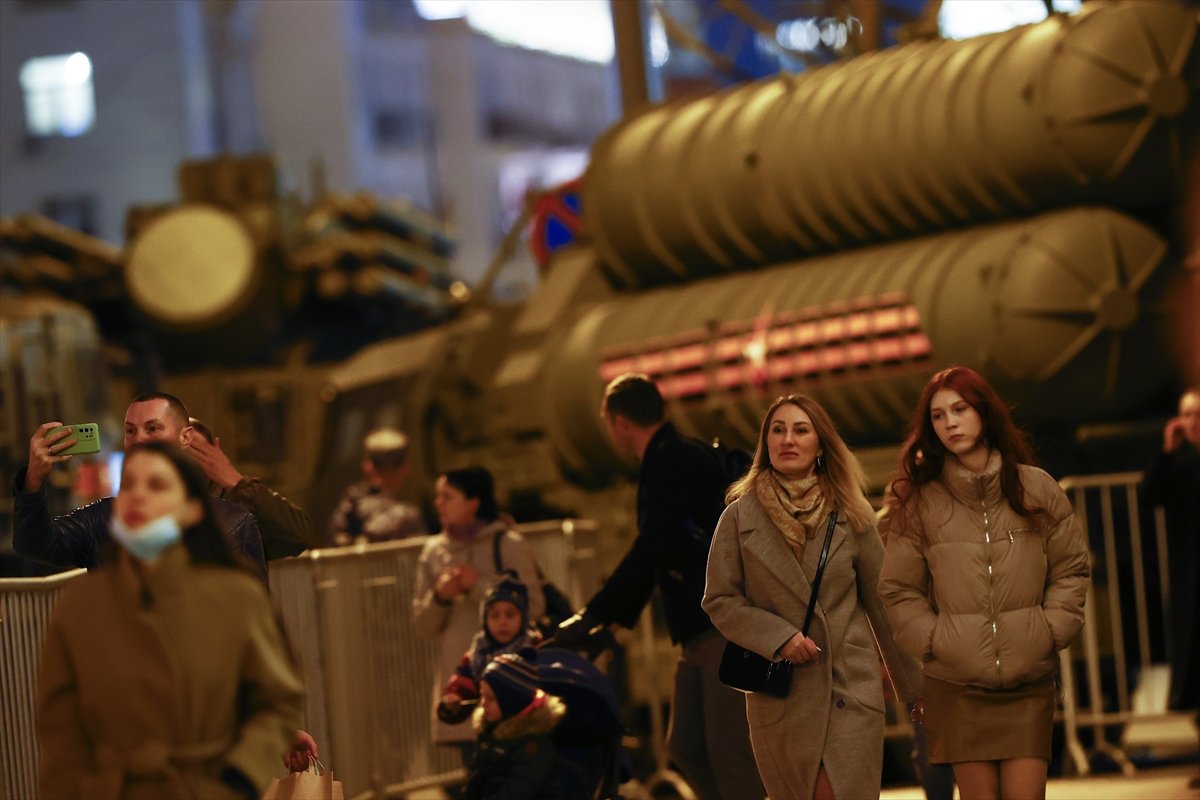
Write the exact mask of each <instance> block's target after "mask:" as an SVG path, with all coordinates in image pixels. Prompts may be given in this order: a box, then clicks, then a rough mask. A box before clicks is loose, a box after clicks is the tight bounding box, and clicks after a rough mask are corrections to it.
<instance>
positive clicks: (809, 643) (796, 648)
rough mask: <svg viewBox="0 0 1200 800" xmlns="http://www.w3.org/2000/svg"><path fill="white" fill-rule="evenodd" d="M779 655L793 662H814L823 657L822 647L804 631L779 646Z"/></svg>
mask: <svg viewBox="0 0 1200 800" xmlns="http://www.w3.org/2000/svg"><path fill="white" fill-rule="evenodd" d="M779 655H781V656H783V657H784V658H786V659H787V660H788V661H790V662H792V663H793V664H813V663H816V662H817V661H818V660H819V659H820V658H821V648H819V647H817V643H816V642H814V641H813V640H812V639H809V638H808V637H807V636H805V635H804V634H803V633H797V634H796V635H795V636H793V637H792V638H790V639H788V640H787V642H786V643H785V644H784V645H783V647H781V648H779Z"/></svg>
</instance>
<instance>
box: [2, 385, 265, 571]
mask: <svg viewBox="0 0 1200 800" xmlns="http://www.w3.org/2000/svg"><path fill="white" fill-rule="evenodd" d="M59 424H60V423H58V422H47V423H45V424H43V425H41V426H40V427H39V428H38V429H37V431H36V432H35V433H34V434H33V436H32V437H30V439H29V463H28V464H27V465H26V466H25V468H24V469H22V470H20V471H19V472H18V473H17V474H16V477H15V478H14V480H13V490H14V495H15V501H14V504H13V549H14V550H16V551H17V553H18V554H20V555H22V556H25V557H26V558H32V559H34V560H35V561H42V562H45V563H47V564H53V565H55V566H59V567H86V568H88V569H91V568H92V567H95V566H96V565H97V564H99V563H100V560H101V559H102V558H103V552H104V544H105V543H106V542H108V541H109V539H110V538H111V536H110V534H109V530H108V526H109V522H110V520H111V519H112V505H113V498H111V497H106V498H104V499H102V500H97V501H96V502H94V503H89V504H88V505H86V506H84V507H83V508H77V509H75V510H74V511H70V512H68V513H66V514H63V515H62V516H60V517H54V518H53V519H51V517H50V512H49V510H48V509H47V507H46V487H45V481H46V478H47V477H48V476H49V475H50V470H51V469H53V468H54V465H55V464H58V463H61V462H63V461H68V460H69V459H70V458H71V456H64V455H59V453H60V452H61V451H63V450H66V449H67V448H68V447H70V446H71V445H73V444H75V438H74V436H72V432H71V431H70V430H66V431H62V432H59V433H56V434H53V435H52V436H49V437H47V436H46V434H47V432H49V431H50V430H51V429H53V428H54V427H56V426H58V425H59ZM193 435H194V431H193V430H192V428H191V426H190V425H189V424H188V413H187V409H186V408H185V407H184V405H183V403H182V402H180V401H179V399H178V398H176V397H174V396H172V395H169V394H166V393H163V392H150V393H146V394H140V395H138V396H137V397H135V398H134V399H133V402H132V403H130V404H129V408H128V409H126V411H125V446H126V447H129V446H131V445H134V444H141V443H144V442H151V441H159V442H168V443H176V444H179V445H181V446H186V445H187V444H188V443H189V442H190V440H191V437H192V436H193ZM213 512H214V515H215V517H216V522H217V525H218V526H220V528H221V530H222V532H223V533H224V534H225V535H226V536H227V537H228V538H229V542H230V544H232V545H233V547H234V549H235V550H236V551H237V552H238V553H240V554H241V555H242V556H243V557H245V558H246V560H247V561H249V562H250V563H251V564H252V565H253V567H254V569H255V571H256V573H257V574H258V576H259V578H261V579H262V581H263V583H266V581H267V563H266V560H265V557H264V554H263V543H262V537H261V535H260V534H259V530H258V523H257V522H256V521H255V519H254V515H253V514H251V513H250V512H249V511H246V510H245V509H244V508H242V507H240V506H238V505H235V504H234V503H230V502H228V501H226V500H222V499H221V498H214V499H213Z"/></svg>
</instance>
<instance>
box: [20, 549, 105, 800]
mask: <svg viewBox="0 0 1200 800" xmlns="http://www.w3.org/2000/svg"><path fill="white" fill-rule="evenodd" d="M84 572H86V570H82V569H76V570H71V571H70V572H62V573H59V574H58V575H51V576H50V577H48V578H5V579H3V580H0V654H3V664H0V720H3V722H2V723H0V767H2V768H0V792H2V793H0V797H2V798H3V800H18V798H31V797H36V796H37V729H36V728H35V727H34V702H35V701H34V697H35V694H34V692H35V687H36V686H37V675H38V661H39V659H40V657H41V652H42V636H43V635H44V634H45V632H46V624H47V623H48V622H49V621H50V612H52V611H53V610H54V604H55V603H56V602H58V594H59V592H61V591H62V587H63V586H65V585H66V583H67V582H68V581H70V580H73V579H75V578H77V577H79V576H80V575H82V574H84Z"/></svg>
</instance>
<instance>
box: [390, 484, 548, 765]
mask: <svg viewBox="0 0 1200 800" xmlns="http://www.w3.org/2000/svg"><path fill="white" fill-rule="evenodd" d="M433 504H434V509H435V510H436V512H437V516H438V521H439V522H440V523H441V526H442V529H441V531H440V532H439V533H437V534H434V535H433V536H430V537H429V538H428V539H427V540H426V541H425V546H424V548H423V549H422V550H421V556H420V559H419V561H418V564H417V576H416V586H415V589H414V593H413V621H414V624H415V625H416V628H417V630H418V631H419V632H420V633H422V634H423V635H425V636H427V637H429V638H434V639H437V640H438V648H439V649H438V653H439V655H438V661H437V671H436V673H435V674H434V681H433V683H434V685H433V694H432V700H431V702H430V706H429V707H430V709H434V708H436V706H437V705H438V703H439V702H440V701H441V699H442V689H443V687H445V686H446V684H447V682H449V681H450V679H451V678H452V677H453V676H454V674H455V669H456V667H457V666H458V663H459V661H460V660H461V659H462V655H463V653H464V652H465V651H466V649H467V648H468V646H469V645H470V644H471V640H472V638H473V637H474V636H475V634H476V632H478V630H479V624H480V621H479V609H480V605H481V603H482V601H483V599H484V593H485V592H486V590H487V588H488V587H489V586H491V585H493V584H494V583H495V582H496V580H497V579H498V578H499V577H500V573H501V572H502V571H506V570H511V571H512V572H514V573H515V574H516V577H517V579H518V580H519V581H520V582H521V583H523V584H524V585H525V586H526V587H527V588H528V592H529V617H530V619H537V618H539V617H540V616H541V615H542V613H543V610H544V608H545V597H544V594H543V592H542V582H541V580H540V579H539V577H538V569H537V564H536V562H535V560H534V556H533V549H532V548H531V547H530V546H529V543H528V542H527V541H525V539H524V538H523V537H522V536H521V534H519V533H518V532H516V531H514V530H511V529H510V528H509V526H508V524H507V523H506V522H505V521H504V520H502V519H501V518H500V508H499V505H498V504H497V502H496V496H495V483H494V481H493V479H492V474H491V473H490V472H488V471H487V470H486V469H484V468H483V467H465V468H463V469H455V470H448V471H447V472H445V473H443V474H442V475H441V476H440V477H438V479H437V483H436V484H435V485H434V499H433ZM432 724H433V740H434V742H436V743H438V744H445V745H449V746H453V747H457V748H459V749H460V750H462V752H463V755H464V757H469V755H470V751H471V743H472V741H473V739H474V736H473V733H472V731H471V730H470V729H469V726H465V725H451V724H447V723H445V722H441V721H440V720H438V719H437V718H436V716H435V717H434V718H433V723H432Z"/></svg>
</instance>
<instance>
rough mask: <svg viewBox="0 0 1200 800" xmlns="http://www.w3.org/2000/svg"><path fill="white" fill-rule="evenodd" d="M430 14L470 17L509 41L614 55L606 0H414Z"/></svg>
mask: <svg viewBox="0 0 1200 800" xmlns="http://www.w3.org/2000/svg"><path fill="white" fill-rule="evenodd" d="M413 5H414V6H415V7H416V9H417V13H418V14H420V15H421V16H422V17H424V18H425V19H459V18H465V19H466V20H467V23H468V24H469V25H470V26H471V27H472V28H474V29H475V30H477V31H479V32H481V33H485V34H487V35H488V36H491V37H492V38H493V39H496V40H497V41H500V42H504V43H506V44H512V45H517V46H519V47H526V48H529V49H531V50H543V51H545V52H548V53H556V54H558V55H563V56H570V57H572V58H579V59H582V60H584V61H594V62H597V63H607V62H609V61H612V58H613V52H614V50H615V46H614V44H613V32H612V18H611V15H610V13H609V6H608V2H607V0H570V2H557V3H555V2H547V0H413Z"/></svg>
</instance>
